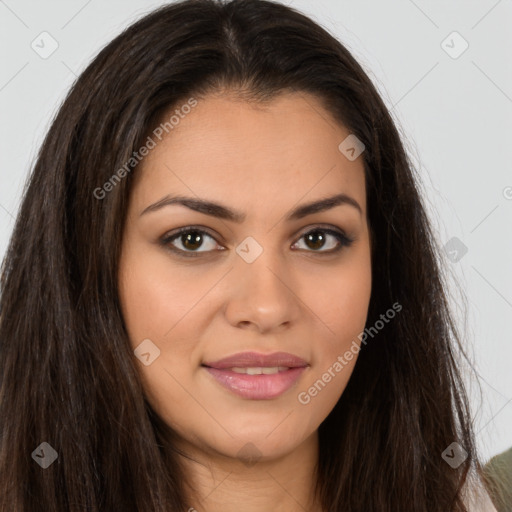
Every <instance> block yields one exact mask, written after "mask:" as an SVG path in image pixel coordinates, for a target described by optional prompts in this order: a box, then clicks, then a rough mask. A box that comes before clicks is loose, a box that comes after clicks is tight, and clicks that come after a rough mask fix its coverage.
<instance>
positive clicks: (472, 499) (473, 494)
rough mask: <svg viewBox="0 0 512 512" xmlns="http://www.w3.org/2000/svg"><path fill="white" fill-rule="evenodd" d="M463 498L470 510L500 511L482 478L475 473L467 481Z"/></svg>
mask: <svg viewBox="0 0 512 512" xmlns="http://www.w3.org/2000/svg"><path fill="white" fill-rule="evenodd" d="M463 499H464V504H465V505H466V507H467V509H468V511H469V512H498V511H497V510H496V507H495V506H494V503H493V502H492V500H491V498H490V496H489V493H488V492H487V489H486V487H485V485H484V483H483V481H482V479H481V478H480V477H479V476H478V475H476V474H475V473H472V474H471V475H470V476H469V477H468V479H467V481H466V485H465V487H464V490H463Z"/></svg>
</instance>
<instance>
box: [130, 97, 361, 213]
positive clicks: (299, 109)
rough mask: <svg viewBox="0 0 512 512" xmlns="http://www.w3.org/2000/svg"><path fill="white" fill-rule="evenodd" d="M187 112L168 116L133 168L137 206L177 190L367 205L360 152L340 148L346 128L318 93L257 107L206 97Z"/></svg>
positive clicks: (227, 198)
mask: <svg viewBox="0 0 512 512" xmlns="http://www.w3.org/2000/svg"><path fill="white" fill-rule="evenodd" d="M176 108H177V109H178V110H179V105H178V106H177V107H174V109H173V110H172V111H170V112H168V113H167V114H166V115H165V116H164V117H163V120H164V122H165V121H166V120H169V119H170V117H171V116H172V115H173V113H175V112H176ZM187 112H188V113H186V114H185V113H183V112H182V113H181V115H180V116H179V117H178V116H175V117H174V118H173V121H174V122H173V125H172V128H169V126H170V125H168V127H167V130H168V133H166V132H165V131H164V133H163V136H162V140H158V138H155V137H154V136H153V139H154V140H155V142H156V145H155V147H154V148H153V149H152V150H151V151H150V152H149V154H148V155H147V156H146V157H145V158H144V160H143V161H142V162H141V165H139V167H138V168H137V173H136V174H138V176H137V180H136V186H135V189H134V194H135V195H136V197H135V198H134V200H135V201H136V202H138V203H140V205H142V204H143V203H145V202H147V201H151V200H156V199H158V197H159V196H162V195H165V194H166V193H171V192H179V193H187V195H197V196H199V197H208V198H217V199H222V200H223V201H224V202H229V203H230V204H232V205H233V206H237V207H238V209H241V210H246V209H247V207H248V206H249V205H254V206H258V205H259V207H262V206H263V205H264V204H267V203H268V202H271V203H272V204H284V203H286V204H295V203H297V202H299V201H300V200H301V199H304V200H307V199H315V198H317V197H319V196H326V195H332V194H334V193H336V192H344V193H349V194H351V195H352V196H354V198H356V200H357V201H358V202H359V204H360V205H361V207H362V208H363V209H365V207H366V206H365V183H364V165H363V158H362V156H361V157H359V158H357V159H356V160H354V161H350V160H348V159H347V158H346V157H345V156H344V155H343V154H342V153H341V152H340V150H339V148H338V146H339V145H340V143H341V142H342V141H343V140H344V139H345V138H346V137H347V136H348V135H349V134H350V132H349V131H348V129H347V128H346V127H344V126H343V125H341V124H340V123H339V122H337V121H335V120H334V118H333V117H332V116H331V114H330V113H329V112H328V111H327V110H325V109H324V107H323V106H322V104H321V102H320V101H319V100H318V99H317V98H316V97H314V96H312V95H309V94H306V93H287V94H282V95H280V96H278V97H276V98H275V99H274V100H272V101H271V102H269V103H267V104H265V105H256V104H254V103H247V102H245V101H242V100H239V99H234V98H233V97H229V96H220V95H217V96H208V97H206V98H205V99H200V100H199V99H198V100H197V104H196V105H195V106H194V107H193V108H190V109H187Z"/></svg>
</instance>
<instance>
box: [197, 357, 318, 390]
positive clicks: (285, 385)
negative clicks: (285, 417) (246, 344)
mask: <svg viewBox="0 0 512 512" xmlns="http://www.w3.org/2000/svg"><path fill="white" fill-rule="evenodd" d="M203 366H204V367H205V369H206V370H207V371H208V373H210V375H212V376H213V378H214V379H216V380H217V382H219V384H221V385H222V386H223V387H225V388H227V389H229V390H230V391H232V392H233V393H235V394H236V395H238V396H241V397H243V398H248V399H251V400H270V399H272V398H276V397H278V396H279V395H281V394H283V393H284V392H285V391H287V390H288V389H290V388H291V387H292V386H293V384H295V382H297V380H298V379H299V377H300V376H301V374H302V372H303V371H304V370H305V369H306V368H307V367H308V366H309V365H308V363H307V362H306V361H304V359H301V358H300V357H297V356H295V355H293V354H288V353H286V352H275V353H273V354H267V355H266V354H258V353H256V352H243V353H240V354H235V355H233V356H230V357H226V358H224V359H221V360H219V361H214V362H205V363H203ZM274 367H278V368H279V367H281V368H280V370H279V372H278V373H272V374H257V375H249V374H245V373H238V372H235V371H233V370H232V368H274ZM284 368H286V369H284Z"/></svg>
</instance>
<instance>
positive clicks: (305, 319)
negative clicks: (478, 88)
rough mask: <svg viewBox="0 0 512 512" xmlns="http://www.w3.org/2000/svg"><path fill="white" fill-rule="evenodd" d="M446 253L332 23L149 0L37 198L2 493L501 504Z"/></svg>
mask: <svg viewBox="0 0 512 512" xmlns="http://www.w3.org/2000/svg"><path fill="white" fill-rule="evenodd" d="M438 252H439V248H438V247H437V246H436V243H435V240H434V236H433V233H432V231H431V228H430V225H429V222H428V219H427V216H426V214H425V210H424V207H423V202H422V199H421V197H420V195H419V192H418V185H417V183H416V178H415V175H414V171H413V169H412V166H411V165H410V162H409V160H408V158H407V156H406V153H405V151H404V147H403V145H402V142H401V140H400V137H399V134H398V132H397V129H396V127H395V126H394V124H393V121H392V119H391V117H390V115H389V113H388V112H387V110H386V107H385V105H384V103H383V102H382V100H381V99H380V97H379V95H378V93H377V92H376V90H375V88H374V86H373V85H372V83H371V81H370V80H369V78H368V76H367V75H366V74H365V73H364V71H363V70H362V68H361V67H360V65H359V64H358V63H357V62H356V61H355V60H354V58H353V57H352V56H351V54H350V53H349V52H348V51H347V49H346V48H344V47H343V46H342V45H341V44H340V42H338V41H337V40H335V39H334V38H333V37H332V36H331V35H329V34H328V33H327V32H326V31H325V30H324V29H322V28H321V27H319V26H318V25H317V24H315V23H314V22H313V21H311V20H310V19H309V18H307V17H305V16H304V15H302V14H300V13H298V12H297V11H295V10H293V9H290V8H288V7H286V6H284V5H280V4H277V3H270V2H266V1H262V0H242V1H236V0H235V1H233V2H228V3H221V2H216V1H213V0H195V1H194V0H190V1H185V2H180V3H175V4H172V5H169V6H166V7H163V8H162V9H160V10H158V11H155V12H153V13H151V14H150V15H148V16H147V17H145V18H143V19H142V20H140V21H138V22H137V23H135V24H134V25H133V26H131V27H129V28H128V29H127V30H126V31H125V32H124V33H123V34H121V35H120V36H119V37H117V38H116V39H115V40H114V41H112V42H111V43H110V44H109V45H108V46H107V47H106V48H104V49H103V50H102V51H101V52H100V54H99V55H98V56H97V57H96V58H95V59H94V61H93V62H92V63H91V65H90V66H89V67H88V68H87V69H86V70H85V71H84V72H83V74H82V75H81V76H80V77H79V79H78V80H77V82H76V83H75V84H74V86H73V88H72V90H71V92H70V93H69V95H68V97H67V99H66V100H65V102H64V104H63V105H62V107H61V109H60V111H59V113H58V115H57V116H56V118H55V120H54V122H53V125H52V127H51V128H50V130H49V133H48V135H47V137H46V139H45V141H44V144H43V147H42V149H41V152H40V154H39V157H38V160H37V163H36V165H35V168H34V170H33V172H32V174H31V178H30V182H29V184H28V187H27V190H26V193H25V196H24V198H23V203H22V206H21V209H20V213H19V215H18V219H17V222H16V226H15V229H14V233H13V236H12V239H11V242H10V246H9V248H8V251H7V255H6V258H5V261H4V266H3V272H2V281H1V284H2V295H1V303H0V305H1V320H0V340H1V341H0V361H1V365H2V366H1V368H2V371H1V381H0V393H1V401H0V417H1V418H3V419H4V420H3V421H2V423H1V427H0V428H1V439H2V444H1V452H0V468H1V469H0V504H1V505H2V507H1V509H2V510H4V509H9V510H13V511H20V512H21V511H23V512H25V511H30V512H33V511H36V510H52V511H59V512H60V511H82V510H84V511H85V510H87V511H100V510H101V511H103V510H123V511H130V510H134V511H135V510H137V511H147V512H149V511H158V512H160V511H161V512H164V511H170V510H173V511H174V510H176V511H185V510H189V511H193V510H197V511H199V512H201V511H207V512H212V511H217V510H224V511H232V510H235V509H236V510H239V509H240V507H242V508H243V510H244V511H249V512H252V511H256V510H258V511H259V510H276V511H292V510H293V511H295V510H297V511H298V510H308V511H313V512H325V511H327V510H330V511H345V510H346V511H349V510H350V511H365V512H368V511H391V510H393V511H396V510H415V511H429V512H432V511H443V512H446V511H464V510H480V509H481V510H494V509H493V508H491V507H492V505H489V508H484V507H485V505H484V504H483V500H484V499H486V496H485V493H484V492H483V490H481V492H480V494H481V499H479V500H476V499H472V498H471V494H472V493H473V494H474V493H475V492H477V490H478V485H477V483H474V482H473V479H475V482H476V481H477V479H478V478H479V475H480V474H481V464H480V462H479V459H478V455H477V451H476V448H475V439H474V433H473V430H472V426H471V423H470V413H469V407H468V399H467V396H466V393H465V390H464V387H463V384H462V380H461V375H460V373H459V370H458V367H457V360H458V359H457V358H458V356H459V355H461V356H464V351H463V348H462V346H461V344H460V342H459V338H458V336H457V332H456V329H455V327H454V324H453V320H452V317H451V313H450V311H449V308H448V304H447V301H446V298H445V292H444V290H445V288H444V286H445V285H444V282H443V279H442V269H441V268H440V267H439V264H438V261H437V259H436V257H437V255H438ZM29 454H30V455H31V456H30V457H29V456H28V455H29ZM477 507H480V508H477Z"/></svg>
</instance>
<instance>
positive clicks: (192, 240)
mask: <svg viewBox="0 0 512 512" xmlns="http://www.w3.org/2000/svg"><path fill="white" fill-rule="evenodd" d="M181 242H182V244H183V247H185V248H186V249H190V250H193V249H198V248H199V247H201V243H202V237H201V234H200V233H198V232H197V231H192V232H190V233H188V234H186V235H182V237H181ZM191 245H192V246H191Z"/></svg>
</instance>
